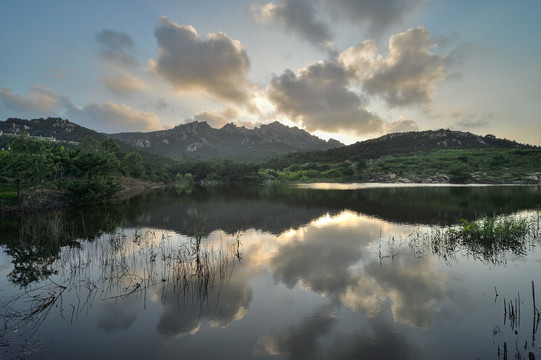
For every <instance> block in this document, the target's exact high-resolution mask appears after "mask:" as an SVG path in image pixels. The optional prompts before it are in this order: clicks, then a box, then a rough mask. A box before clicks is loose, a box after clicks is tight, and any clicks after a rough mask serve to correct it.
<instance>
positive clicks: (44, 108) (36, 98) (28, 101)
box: [0, 85, 59, 117]
mask: <svg viewBox="0 0 541 360" xmlns="http://www.w3.org/2000/svg"><path fill="white" fill-rule="evenodd" d="M30 89H31V90H30V91H29V92H28V93H27V94H26V96H23V95H18V94H14V93H13V92H12V91H11V89H7V88H2V89H0V100H1V101H2V102H3V103H4V106H5V107H6V108H7V109H8V110H11V111H13V112H14V113H17V114H20V115H18V116H23V115H24V116H27V115H30V116H40V117H41V116H44V115H50V114H52V113H53V112H55V111H56V110H57V109H58V105H59V99H58V95H57V94H56V93H55V91H54V90H53V89H50V88H48V87H43V86H37V85H32V86H31V87H30Z"/></svg>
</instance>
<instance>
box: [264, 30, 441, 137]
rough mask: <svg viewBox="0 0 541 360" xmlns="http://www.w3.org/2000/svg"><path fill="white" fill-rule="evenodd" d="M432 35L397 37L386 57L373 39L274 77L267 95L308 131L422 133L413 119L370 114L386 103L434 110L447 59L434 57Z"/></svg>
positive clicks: (417, 33)
mask: <svg viewBox="0 0 541 360" xmlns="http://www.w3.org/2000/svg"><path fill="white" fill-rule="evenodd" d="M431 47H432V44H431V43H430V33H429V31H428V30H427V29H426V28H423V27H418V28H412V29H409V30H407V31H406V32H403V33H400V34H396V35H393V36H392V37H391V38H390V40H389V51H388V55H387V56H383V55H382V54H381V53H380V50H379V49H378V46H377V43H376V42H375V41H374V40H365V41H363V42H361V43H360V44H359V45H357V46H355V47H351V48H349V49H346V50H345V51H343V52H342V53H340V54H338V55H337V56H336V57H335V58H334V59H332V60H327V61H320V62H318V63H315V64H313V65H311V66H309V67H307V68H303V69H301V70H299V71H298V72H297V73H293V72H292V71H291V70H286V71H285V72H284V73H283V74H282V75H280V76H274V77H273V79H272V81H271V84H270V86H269V87H268V88H267V96H268V97H269V99H270V100H271V101H272V103H273V104H274V105H275V107H276V109H277V111H278V113H281V114H284V115H286V116H287V117H288V118H289V119H290V120H291V121H293V122H296V123H297V124H299V125H300V126H301V127H304V128H305V129H306V130H308V131H315V130H321V131H326V132H336V131H340V130H346V131H354V132H356V133H357V134H366V133H377V132H394V131H411V130H418V129H419V127H418V124H417V123H416V122H415V121H413V120H407V119H400V120H397V121H392V122H384V121H383V120H382V119H381V118H380V117H379V116H378V115H377V114H375V113H373V112H371V111H370V110H369V101H370V100H372V99H373V98H380V99H382V100H383V101H384V102H385V104H387V106H389V107H401V106H411V105H425V106H427V105H429V104H430V102H431V101H432V98H433V96H434V91H435V84H436V83H437V82H439V81H442V80H444V79H445V78H446V75H447V71H446V57H445V56H442V55H436V54H433V53H432V52H431V51H430V49H431Z"/></svg>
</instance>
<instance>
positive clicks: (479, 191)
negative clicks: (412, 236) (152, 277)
mask: <svg viewBox="0 0 541 360" xmlns="http://www.w3.org/2000/svg"><path fill="white" fill-rule="evenodd" d="M539 204H541V189H540V188H539V187H511V186H509V187H418V188H415V187H408V188H399V187H391V188H376V189H360V190H341V191H336V190H311V189H298V188H292V187H288V186H259V187H257V186H253V187H246V186H244V187H228V188H216V189H200V188H198V189H194V191H193V192H191V193H190V194H178V193H177V192H176V191H175V189H163V190H160V191H154V192H151V193H147V194H144V195H141V196H138V197H136V198H133V199H131V200H129V205H128V206H126V207H127V208H131V209H139V212H136V213H134V214H133V216H130V217H129V221H128V223H127V225H132V226H137V225H140V226H152V227H157V228H166V229H171V230H175V231H178V232H180V233H183V234H187V235H193V234H195V233H197V232H203V233H206V234H208V233H210V232H212V231H214V230H216V229H221V230H224V231H226V232H228V233H235V232H237V231H243V230H246V229H248V228H255V229H259V230H262V231H266V232H270V233H273V234H280V233H282V232H284V231H286V230H288V229H291V228H298V227H300V226H303V225H305V224H307V223H309V222H311V221H312V220H314V219H317V218H319V217H320V216H322V215H324V214H326V213H331V214H337V213H339V212H341V211H343V210H351V211H355V212H358V213H362V214H365V215H368V216H374V217H378V218H381V219H383V220H386V221H390V222H398V223H412V224H440V225H449V224H455V223H456V222H457V221H458V220H459V219H462V218H465V219H474V218H475V217H478V216H481V215H484V214H487V215H492V214H508V213H513V212H516V211H520V210H525V209H534V208H536V207H537V206H538V205H539Z"/></svg>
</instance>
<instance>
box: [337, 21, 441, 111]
mask: <svg viewBox="0 0 541 360" xmlns="http://www.w3.org/2000/svg"><path fill="white" fill-rule="evenodd" d="M432 47H433V45H432V43H431V42H430V32H429V31H428V29H426V28H424V27H417V28H412V29H409V30H407V31H405V32H403V33H400V34H396V35H393V36H391V38H390V40H389V55H388V56H387V57H386V58H384V57H383V56H382V55H380V54H378V49H377V46H376V44H375V42H373V41H371V40H366V41H363V42H362V43H361V44H359V45H358V46H356V47H353V48H349V49H347V50H345V51H344V52H343V53H342V54H340V56H339V60H340V61H341V62H342V64H343V65H344V67H345V68H346V69H347V70H348V71H349V72H350V73H351V74H352V77H353V78H355V79H356V81H357V82H359V83H360V84H361V85H362V87H363V89H364V90H365V91H366V92H367V93H368V94H370V95H374V96H379V97H381V98H382V99H383V100H384V101H385V103H386V104H387V105H388V106H390V107H398V106H409V105H415V104H426V103H429V102H430V101H431V100H432V98H433V95H434V85H435V84H436V83H437V82H439V81H442V80H444V79H445V78H446V76H447V69H446V61H447V59H446V57H445V56H441V55H436V54H434V53H432V52H431V51H430V49H431V48H432Z"/></svg>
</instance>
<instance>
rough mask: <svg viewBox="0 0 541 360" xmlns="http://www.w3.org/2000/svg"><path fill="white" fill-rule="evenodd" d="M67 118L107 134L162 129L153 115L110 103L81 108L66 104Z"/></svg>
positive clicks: (93, 104)
mask: <svg viewBox="0 0 541 360" xmlns="http://www.w3.org/2000/svg"><path fill="white" fill-rule="evenodd" d="M67 117H68V118H69V119H70V120H72V121H74V122H76V123H78V124H84V126H87V127H89V128H91V129H94V130H96V131H101V132H108V133H112V132H122V131H153V130H160V129H162V128H163V126H162V125H161V124H160V120H159V118H158V116H157V115H155V114H154V113H151V112H144V111H139V110H134V109H132V108H130V107H129V106H127V105H124V104H115V103H112V102H106V103H105V104H96V103H89V104H87V105H85V106H83V107H75V106H73V105H72V104H68V111H67Z"/></svg>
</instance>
